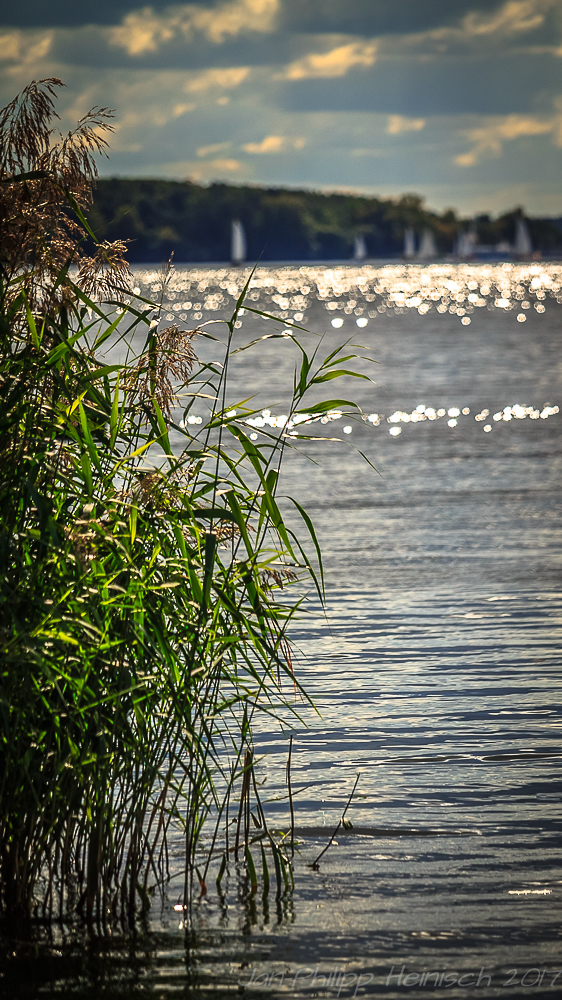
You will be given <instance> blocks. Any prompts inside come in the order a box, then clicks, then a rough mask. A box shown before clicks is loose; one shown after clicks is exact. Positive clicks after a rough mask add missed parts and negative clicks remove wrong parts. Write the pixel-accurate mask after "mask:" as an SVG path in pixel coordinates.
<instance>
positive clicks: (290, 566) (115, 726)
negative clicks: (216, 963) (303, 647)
mask: <svg viewBox="0 0 562 1000" xmlns="http://www.w3.org/2000/svg"><path fill="white" fill-rule="evenodd" d="M60 85H61V84H60V81H57V80H46V81H40V82H39V83H33V84H30V86H29V87H27V88H26V89H25V91H24V92H23V94H22V95H20V96H19V97H18V98H16V99H15V100H14V101H12V102H11V104H10V105H8V107H7V108H5V109H4V111H2V112H0V130H1V131H2V142H3V145H2V149H3V154H2V155H3V160H2V162H1V164H0V171H1V173H0V181H1V182H2V183H1V185H0V235H1V236H2V241H3V242H2V246H3V250H2V253H3V256H2V260H1V261H0V588H1V602H2V603H1V609H0V654H1V660H0V918H1V919H2V921H3V922H4V926H5V927H6V928H7V929H9V931H10V932H14V933H17V934H29V933H31V929H32V927H33V923H34V921H36V920H42V921H47V922H48V921H51V920H54V919H62V918H63V917H65V918H66V917H69V916H72V915H73V914H74V915H76V914H78V915H81V917H82V918H83V920H84V921H85V923H86V925H87V927H88V929H89V931H90V933H92V934H94V933H102V932H104V930H105V929H107V928H108V927H110V926H112V925H113V924H115V923H116V922H118V923H120V924H121V926H122V927H124V928H127V927H131V926H132V925H133V924H134V922H135V919H136V916H137V914H138V912H139V911H142V910H143V909H146V908H147V907H148V906H149V905H150V898H151V894H152V893H153V892H154V890H155V889H156V888H157V887H159V886H161V885H163V884H164V883H165V882H166V880H167V879H168V878H169V874H170V869H169V844H170V839H171V838H172V837H176V838H177V837H179V836H182V837H183V843H184V844H185V884H184V905H185V906H186V908H189V904H190V901H191V899H192V895H193V886H194V873H195V876H196V879H197V881H198V883H199V887H200V891H201V892H203V891H207V890H206V873H207V869H208V865H209V863H210V860H211V859H210V858H209V857H207V858H206V859H204V863H205V862H206V863H205V868H204V873H203V875H201V870H200V866H201V847H200V843H201V832H202V829H203V827H204V824H205V822H206V820H207V819H208V818H210V817H211V816H214V817H215V819H216V817H217V816H218V820H217V822H220V820H221V817H222V816H224V815H225V814H226V819H227V823H228V816H229V803H230V807H232V804H233V801H234V800H233V799H232V797H231V787H232V784H233V781H234V780H235V778H236V777H237V776H238V773H239V772H240V764H239V763H238V764H237V766H236V767H232V766H231V762H230V761H229V759H228V754H229V750H230V752H232V750H233V749H234V750H235V753H236V754H237V755H238V756H237V759H238V761H240V760H241V759H243V760H244V764H243V767H242V769H241V770H242V773H243V779H242V781H243V788H242V795H241V799H240V807H239V813H238V820H237V823H238V825H237V829H236V838H235V844H234V851H235V853H238V852H240V854H242V853H243V855H244V857H245V860H246V864H247V866H248V871H249V875H250V880H251V885H252V891H255V867H254V862H253V858H252V855H251V838H250V836H249V834H250V823H251V814H250V784H251V782H252V781H254V791H255V795H256V801H258V802H259V797H258V795H257V787H256V786H255V780H254V776H253V767H252V723H253V721H254V719H255V717H256V714H258V713H259V712H260V711H261V710H265V711H267V712H268V713H270V714H274V715H275V714H276V713H277V712H280V711H281V710H286V709H287V708H289V710H291V708H292V703H291V702H292V697H293V691H294V690H297V689H298V690H300V687H299V684H298V680H296V679H295V676H294V672H293V664H292V662H291V658H290V635H289V628H290V624H291V621H292V619H293V617H294V615H295V613H296V610H297V609H298V606H299V601H298V599H294V600H293V601H291V600H290V599H289V598H288V597H286V596H285V591H284V593H283V600H280V599H279V598H280V593H281V590H282V589H283V587H284V586H285V585H286V584H287V583H290V582H291V579H292V578H294V577H295V576H296V575H299V574H300V575H301V576H302V575H303V573H304V574H305V575H308V576H309V577H310V578H311V579H312V581H313V583H314V585H315V586H316V587H317V589H318V592H319V593H322V577H321V561H320V576H319V577H317V575H316V573H315V571H314V569H313V566H312V564H311V561H310V558H309V556H308V555H307V550H306V547H305V545H304V544H303V543H301V541H299V539H298V538H297V537H296V536H295V534H294V532H293V531H292V530H291V529H290V528H289V527H288V526H287V525H286V523H285V521H284V518H283V516H282V513H281V510H280V508H279V506H278V503H277V500H276V493H277V485H278V479H279V473H280V469H281V460H282V458H283V454H284V450H285V447H286V445H287V438H286V436H285V432H284V431H283V429H280V430H279V433H278V434H273V433H272V434H266V433H265V432H264V435H263V437H262V441H261V443H254V441H252V440H251V439H250V438H249V436H248V434H247V433H246V430H245V425H244V421H243V419H241V417H240V415H239V416H238V417H235V416H233V415H232V411H231V410H230V409H229V410H227V409H226V408H225V404H224V401H225V398H226V395H225V379H226V377H227V371H228V360H229V356H230V354H231V353H232V351H233V349H234V348H233V336H234V330H235V324H236V320H237V315H238V310H239V309H240V308H241V306H242V303H243V301H244V296H245V291H246V290H244V292H243V293H242V295H241V296H240V299H239V301H238V303H237V306H236V310H235V313H234V315H233V316H232V318H231V320H230V321H229V322H228V324H227V336H226V343H225V345H223V346H222V347H220V345H219V347H220V349H221V350H222V351H223V354H222V357H221V362H220V364H218V363H214V362H209V363H205V364H202V363H200V362H199V361H198V359H197V356H196V346H197V340H198V338H201V337H203V336H206V335H205V334H204V333H202V332H200V331H194V330H192V331H185V330H182V329H180V328H179V327H178V326H176V325H172V326H169V327H167V328H165V329H160V324H159V316H160V309H159V306H158V304H155V303H153V302H149V301H147V300H144V299H141V298H140V297H138V296H137V297H134V296H133V294H132V293H130V292H129V291H128V269H127V265H126V263H125V261H124V258H123V253H124V250H125V248H124V246H123V245H121V244H119V245H113V246H109V245H107V244H101V245H98V246H97V248H96V250H95V253H94V254H93V255H92V256H89V257H86V256H85V255H84V254H83V253H82V250H81V243H82V241H83V239H84V238H85V236H86V230H85V228H84V225H85V224H84V220H83V216H82V213H81V208H83V207H84V206H85V205H87V203H88V199H89V198H90V196H91V195H90V191H91V183H92V181H93V179H94V178H95V166H94V164H93V160H92V153H94V152H102V151H103V148H104V140H103V139H102V138H101V139H100V137H99V129H100V128H107V127H109V126H108V123H107V120H106V119H107V115H108V114H109V113H108V112H107V111H106V110H104V109H102V110H101V111H100V110H97V111H96V110H94V111H93V112H91V113H90V114H89V115H87V116H86V117H85V119H83V120H82V122H81V123H80V124H79V126H78V129H77V130H75V131H74V132H73V133H70V135H69V136H68V137H66V138H64V139H61V140H60V141H59V142H58V144H57V143H55V142H54V139H53V133H52V131H51V120H52V118H53V117H54V115H55V111H54V96H55V94H56V89H55V88H56V87H58V86H60ZM80 261H81V262H80ZM74 263H75V264H76V265H77V269H76V271H71V270H70V264H74ZM246 287H247V286H246ZM125 296H127V300H125V301H123V299H124V297H125ZM108 300H109V301H108ZM103 301H106V305H105V306H104V307H102V305H101V304H100V303H101V302H103ZM155 315H156V317H157V318H156V319H155V318H154V317H155ZM292 339H293V342H294V345H295V347H296V350H297V352H298V357H299V366H298V369H297V372H296V377H295V390H294V398H293V403H292V406H291V414H292V415H294V414H297V413H298V412H299V407H301V406H302V405H303V399H304V396H305V394H306V393H307V392H308V391H309V390H310V389H311V388H313V387H316V386H318V385H319V384H321V383H323V382H325V381H328V380H331V379H332V378H334V377H338V375H339V374H350V373H349V372H344V371H343V370H341V372H340V370H339V369H338V368H337V363H338V360H339V359H340V354H339V353H338V352H337V351H336V352H334V353H332V354H331V355H330V356H329V357H328V358H326V359H325V360H323V361H318V360H317V359H316V357H315V356H312V357H309V356H308V354H307V353H306V351H305V349H304V347H303V346H302V344H301V343H300V342H299V341H298V340H297V337H296V335H292ZM137 345H140V349H139V346H137ZM102 352H103V353H104V355H105V356H102ZM112 357H113V358H114V359H115V360H113V361H112ZM123 357H124V358H125V360H123ZM347 357H349V355H348V356H347ZM108 361H109V362H110V363H108ZM217 362H218V359H217ZM188 384H191V386H190V395H186V396H182V393H184V392H185V391H186V388H187V386H188ZM196 385H197V386H199V388H198V389H197V390H196V389H195V386H196ZM201 385H202V386H203V388H202V389H201ZM200 395H201V396H203V397H204V398H205V399H209V397H212V399H213V400H214V402H213V403H212V405H211V407H210V409H209V412H208V416H207V420H206V422H205V423H204V424H202V425H201V426H200V427H198V428H197V430H196V432H195V434H192V433H191V431H192V428H191V427H187V419H186V418H187V416H188V414H189V410H190V408H191V406H192V405H193V403H194V401H195V400H196V399H198V398H199V396H200ZM181 399H183V400H184V402H183V403H180V400H181ZM185 399H187V404H185ZM341 402H342V401H341V400H337V401H336V400H325V401H324V402H321V403H318V402H317V403H316V404H314V406H312V407H308V408H307V409H308V410H309V411H310V412H315V413H322V412H325V411H327V410H329V409H331V408H332V407H333V406H334V405H336V404H337V405H340V404H341ZM251 412H252V411H250V410H248V409H247V408H246V410H244V407H240V408H238V413H239V414H242V415H243V414H244V413H246V415H249V414H250V413H251ZM301 412H302V411H301ZM182 417H183V420H181V418H182ZM186 428H187V429H186ZM171 430H173V431H174V440H175V442H176V444H175V445H174V447H172V443H171V438H170V431H171ZM177 442H179V444H178V443H177ZM219 484H220V490H219V489H218V486H219ZM296 509H297V511H298V512H299V513H300V514H301V516H302V523H303V525H304V528H305V531H306V533H307V534H308V537H309V540H310V542H311V544H312V547H313V548H314V550H315V551H316V552H317V553H318V555H320V553H319V548H318V542H317V539H316V536H315V534H314V528H313V526H312V523H311V521H310V519H309V518H308V516H307V515H306V514H305V512H304V511H302V509H301V508H300V507H299V506H298V505H296ZM295 570H296V571H297V572H296V573H295ZM285 686H286V688H287V692H285ZM258 808H259V813H260V822H261V824H262V826H263V827H264V829H265V818H264V817H263V810H262V809H261V805H259V807H258ZM231 811H232V808H231ZM265 836H266V840H265V843H266V845H267V844H268V845H269V848H270V849H271V853H272V858H273V862H274V866H275V871H276V877H277V885H278V893H280V892H281V885H282V884H283V885H285V886H286V885H289V883H290V880H291V878H292V876H291V873H290V865H289V864H288V862H287V860H286V859H285V858H284V855H283V854H282V852H281V850H280V849H279V847H278V845H276V844H275V842H274V840H273V838H272V837H270V835H269V834H268V833H267V831H265ZM215 844H217V845H218V846H217V856H218V857H219V858H220V857H221V856H222V855H223V853H224V857H225V858H228V852H229V851H230V850H231V849H232V847H231V845H229V842H228V840H227V842H226V852H224V851H223V845H222V835H219V834H218V833H217V832H215V835H214V837H213V841H212V850H213V851H214V849H215ZM241 844H243V847H244V851H243V852H242V851H241ZM261 852H262V860H263V879H264V893H265V894H267V891H268V888H269V872H268V869H267V862H266V859H265V852H264V848H263V843H262V847H261ZM252 869H253V870H252ZM223 872H224V867H223V868H221V872H220V874H219V880H218V881H219V885H220V879H221V878H222V874H223ZM266 886H267V888H266Z"/></svg>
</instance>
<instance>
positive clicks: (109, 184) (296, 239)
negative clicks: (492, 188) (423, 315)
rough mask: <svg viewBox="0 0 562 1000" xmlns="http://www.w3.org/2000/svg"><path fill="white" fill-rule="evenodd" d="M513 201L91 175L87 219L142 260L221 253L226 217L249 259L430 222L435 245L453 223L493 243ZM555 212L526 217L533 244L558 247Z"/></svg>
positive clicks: (377, 237)
mask: <svg viewBox="0 0 562 1000" xmlns="http://www.w3.org/2000/svg"><path fill="white" fill-rule="evenodd" d="M521 215H522V211H521V209H513V210H512V211H510V212H507V213H505V214H504V215H502V216H500V217H498V218H497V219H492V218H491V217H490V216H479V217H478V218H476V219H475V220H467V219H464V220H463V219H461V218H460V217H458V216H457V215H456V213H455V212H454V211H453V210H452V209H448V210H446V211H445V212H443V213H442V214H441V215H439V214H437V213H436V212H431V211H430V210H429V209H427V208H425V207H424V204H423V199H422V198H420V197H418V196H417V195H412V194H406V195H403V196H402V197H400V198H398V199H390V198H387V199H381V198H375V197H362V196H359V195H353V194H322V193H320V192H317V191H297V190H295V191H293V190H289V189H286V188H262V187H253V186H252V187H243V186H235V185H231V184H220V183H216V184H211V185H210V186H208V187H203V186H200V185H198V184H193V183H191V182H190V181H168V180H151V179H146V180H145V179H140V178H137V179H126V178H110V179H105V180H100V181H99V182H98V185H97V188H96V191H95V200H94V204H93V206H92V208H91V210H90V213H89V222H90V225H91V226H92V228H93V229H94V231H95V233H96V235H97V237H98V238H99V239H100V240H106V239H107V240H116V239H127V240H130V245H129V254H128V256H129V260H131V261H132V262H139V263H140V262H148V261H157V260H162V259H167V258H168V257H169V255H170V253H171V252H172V251H173V252H174V255H175V259H176V261H201V262H203V261H226V260H228V259H229V257H230V234H231V222H232V220H233V219H240V220H241V222H242V224H243V226H244V230H245V233H246V240H247V257H248V260H257V259H260V258H261V259H262V260H345V259H347V258H350V257H352V255H353V247H354V241H355V238H356V237H357V236H362V237H363V239H364V240H365V244H366V248H367V252H368V255H369V256H370V257H394V256H399V255H400V254H401V253H402V250H403V246H404V231H405V229H406V228H408V227H411V228H412V229H413V230H414V231H415V232H416V233H418V234H421V233H422V232H423V231H424V230H425V229H429V230H430V231H431V232H432V233H433V236H434V239H435V245H436V248H437V250H438V252H439V253H442V254H446V253H451V252H452V251H453V250H454V247H455V243H456V240H457V239H458V235H459V233H460V232H461V231H463V230H464V231H466V230H467V229H469V228H470V227H471V226H473V227H474V228H475V229H476V232H477V242H478V243H479V244H484V245H487V246H490V247H491V248H493V247H494V246H496V245H497V244H498V243H501V242H502V241H503V242H509V243H512V242H513V240H514V236H515V228H516V222H517V219H518V218H519V217H521ZM559 221H560V220H549V219H527V224H528V226H529V231H530V235H531V239H532V242H533V247H534V249H535V250H539V251H541V252H542V253H546V254H549V253H556V252H559V251H560V250H562V230H561V228H559V225H557V223H558V222H559Z"/></svg>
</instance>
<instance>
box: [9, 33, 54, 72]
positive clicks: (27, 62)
mask: <svg viewBox="0 0 562 1000" xmlns="http://www.w3.org/2000/svg"><path fill="white" fill-rule="evenodd" d="M53 35H54V32H52V31H49V32H46V33H45V32H23V31H9V32H7V33H6V34H4V35H0V62H7V63H15V64H16V65H17V69H22V70H24V69H26V68H27V67H33V70H32V69H31V68H30V72H33V71H34V70H35V66H36V64H37V62H38V60H40V59H44V58H45V57H46V56H47V55H48V54H49V51H50V49H51V46H52V43H53ZM14 68H15V67H14Z"/></svg>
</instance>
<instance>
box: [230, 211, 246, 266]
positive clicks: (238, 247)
mask: <svg viewBox="0 0 562 1000" xmlns="http://www.w3.org/2000/svg"><path fill="white" fill-rule="evenodd" d="M230 259H231V261H232V263H233V264H241V263H242V261H244V260H246V235H245V233H244V226H243V225H242V223H241V222H240V220H239V219H234V220H233V222H232V233H231V241H230Z"/></svg>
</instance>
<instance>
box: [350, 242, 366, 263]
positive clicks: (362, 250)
mask: <svg viewBox="0 0 562 1000" xmlns="http://www.w3.org/2000/svg"><path fill="white" fill-rule="evenodd" d="M366 256H367V244H366V243H365V237H364V236H356V237H355V245H354V247H353V259H354V260H365V257H366Z"/></svg>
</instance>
